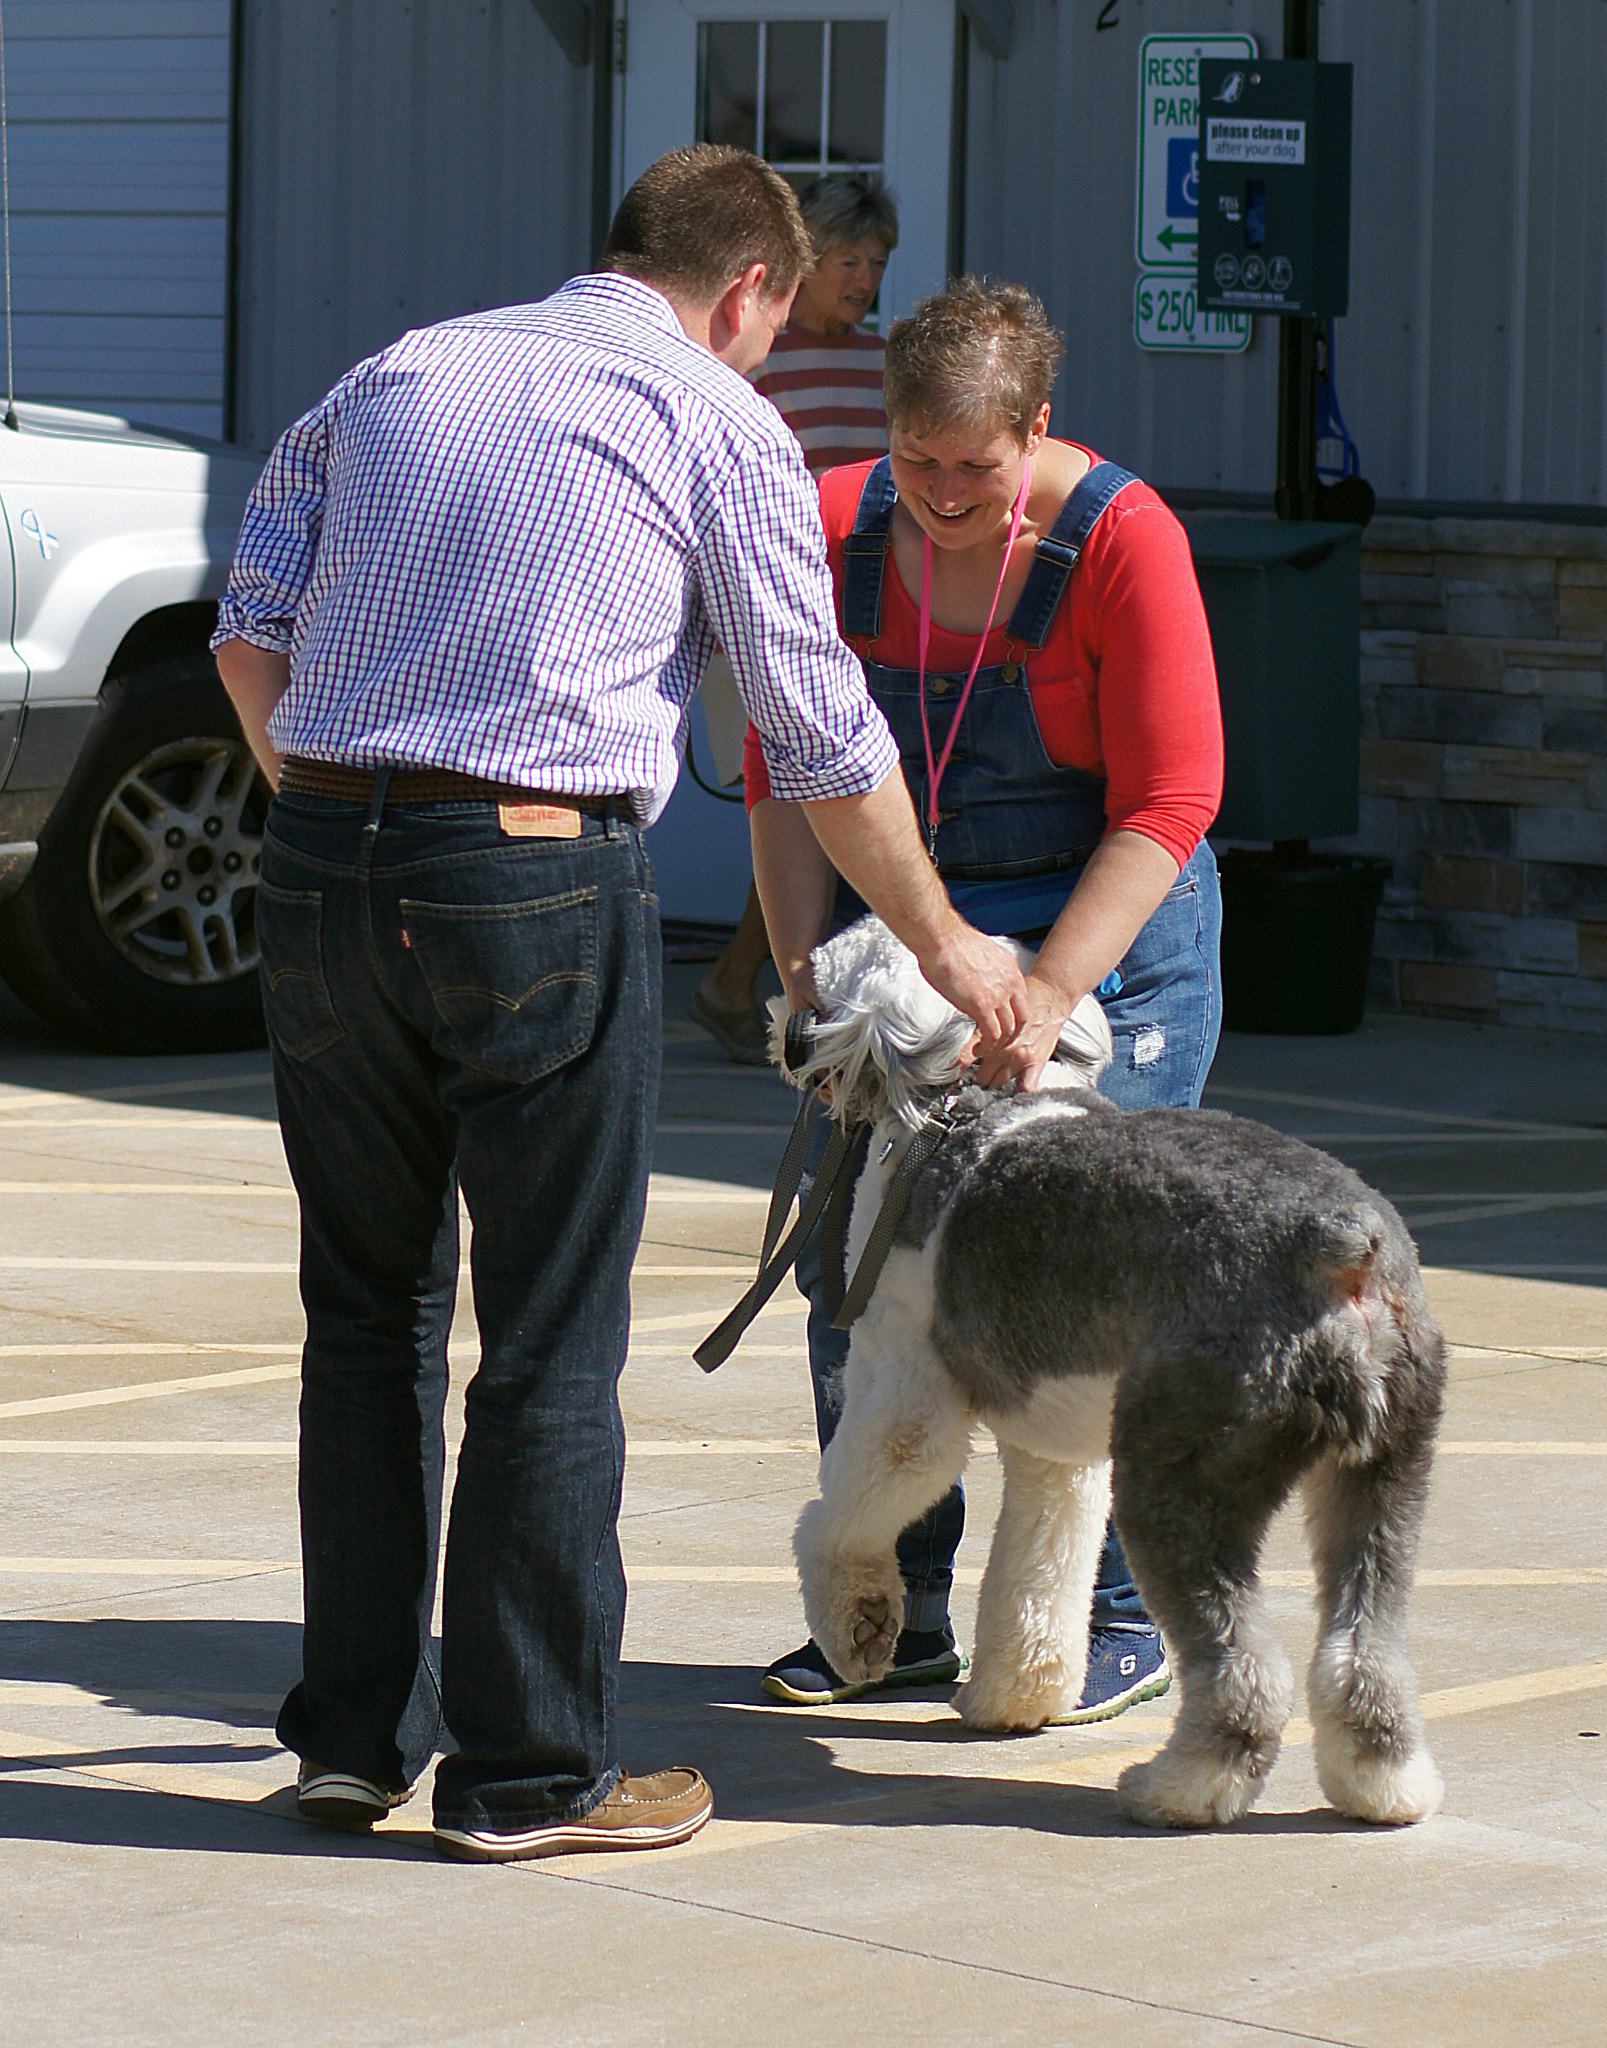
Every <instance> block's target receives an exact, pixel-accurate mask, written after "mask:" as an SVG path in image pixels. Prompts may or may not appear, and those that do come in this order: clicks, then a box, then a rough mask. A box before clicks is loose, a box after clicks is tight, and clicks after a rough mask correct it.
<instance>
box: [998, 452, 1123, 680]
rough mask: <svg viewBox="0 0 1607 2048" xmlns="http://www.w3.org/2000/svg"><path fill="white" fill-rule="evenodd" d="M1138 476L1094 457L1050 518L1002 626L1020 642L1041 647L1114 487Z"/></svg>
mask: <svg viewBox="0 0 1607 2048" xmlns="http://www.w3.org/2000/svg"><path fill="white" fill-rule="evenodd" d="M1137 481H1138V479H1137V478H1136V477H1135V476H1134V475H1133V473H1132V471H1131V470H1130V469H1123V468H1122V467H1121V466H1120V464H1118V463H1115V462H1096V463H1095V464H1094V466H1093V468H1092V469H1090V470H1089V471H1088V473H1087V475H1086V476H1085V477H1083V478H1082V480H1081V482H1079V483H1078V484H1077V485H1076V486H1075V488H1074V489H1073V491H1072V493H1071V496H1070V497H1069V498H1067V500H1066V502H1065V504H1064V505H1062V506H1061V508H1060V512H1059V514H1058V516H1057V517H1056V520H1055V523H1054V525H1053V526H1051V527H1050V529H1049V531H1048V532H1047V533H1046V534H1045V535H1044V536H1043V538H1042V539H1041V540H1040V541H1039V542H1038V547H1037V552H1036V553H1035V554H1034V556H1033V558H1032V567H1031V569H1030V570H1029V571H1028V573H1027V580H1026V583H1025V585H1024V586H1023V588H1022V592H1021V595H1020V597H1019V598H1018V599H1017V600H1016V608H1015V610H1014V611H1013V612H1012V613H1011V614H1010V623H1009V625H1007V626H1006V627H1005V629H1004V630H1005V632H1006V634H1007V635H1008V636H1009V638H1010V639H1012V640H1019V641H1020V642H1021V643H1022V645H1023V646H1026V647H1041V646H1042V645H1043V643H1044V642H1045V641H1046V640H1047V639H1048V638H1049V628H1050V627H1051V626H1052V625H1053V624H1054V620H1055V613H1056V612H1057V611H1058V610H1059V608H1060V600H1061V598H1062V597H1063V596H1064V595H1065V591H1066V583H1067V581H1068V579H1069V578H1070V575H1071V572H1072V570H1073V569H1075V568H1076V566H1077V560H1078V557H1079V556H1080V555H1081V554H1082V551H1083V549H1084V548H1085V547H1087V545H1088V536H1089V535H1090V534H1091V533H1092V532H1093V530H1094V528H1095V527H1096V526H1097V525H1098V524H1099V521H1100V519H1101V517H1102V516H1103V514H1104V510H1105V507H1106V506H1107V505H1108V504H1109V503H1110V501H1111V499H1112V498H1114V497H1115V495H1116V493H1117V492H1118V491H1122V490H1125V489H1126V488H1127V486H1128V485H1129V484H1131V483H1136V482H1137Z"/></svg>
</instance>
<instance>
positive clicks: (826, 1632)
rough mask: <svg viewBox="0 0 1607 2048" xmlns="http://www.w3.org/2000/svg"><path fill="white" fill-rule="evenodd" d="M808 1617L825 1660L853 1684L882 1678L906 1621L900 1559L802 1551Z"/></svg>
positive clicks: (861, 1683) (804, 1597)
mask: <svg viewBox="0 0 1607 2048" xmlns="http://www.w3.org/2000/svg"><path fill="white" fill-rule="evenodd" d="M799 1567H800V1571H799V1576H800V1580H801V1583H802V1587H803V1601H804V1619H805V1620H806V1621H807V1622H808V1624H809V1633H810V1634H811V1635H812V1636H813V1637H814V1639H815V1641H816V1642H817V1643H818V1644H819V1645H820V1647H821V1649H822V1650H824V1651H825V1653H826V1660H827V1662H828V1663H829V1664H830V1665H831V1667H832V1669H833V1670H834V1671H835V1672H836V1673H837V1675H838V1676H839V1677H840V1678H845V1679H846V1680H847V1681H848V1682H849V1684H850V1685H863V1684H865V1683H866V1682H867V1681H869V1680H871V1679H875V1678H880V1677H881V1675H882V1673H883V1672H884V1671H885V1670H886V1669H887V1667H888V1666H889V1665H890V1664H891V1663H892V1661H893V1651H894V1648H895V1647H896V1645H897V1643H898V1636H899V1630H900V1629H901V1628H902V1627H903V1625H904V1581H903V1579H902V1578H901V1577H900V1576H899V1570H898V1560H897V1558H896V1557H892V1556H888V1557H887V1558H885V1559H883V1558H863V1557H845V1556H843V1555H842V1554H841V1553H840V1552H839V1553H838V1554H836V1555H834V1556H832V1555H828V1556H825V1557H821V1556H819V1555H803V1554H801V1555H800V1558H799Z"/></svg>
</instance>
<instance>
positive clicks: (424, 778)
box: [279, 754, 619, 816]
mask: <svg viewBox="0 0 1607 2048" xmlns="http://www.w3.org/2000/svg"><path fill="white" fill-rule="evenodd" d="M279 787H280V788H281V789H284V790H289V791H290V792H291V794H292V795H295V796H332V797H338V798H340V799H341V800H342V801H343V802H345V803H354V804H366V803H368V802H369V801H370V800H371V799H372V797H373V794H374V770H373V769H372V768H349V767H347V766H345V765H344V764H343V763H341V762H338V761H309V760H308V759H307V758H306V757H305V756H304V755H301V754H287V755H286V757H285V759H284V761H283V762H282V763H281V765H280V769H279ZM385 801H386V802H387V803H388V804H461V803H492V804H553V805H557V806H559V807H561V808H564V809H567V810H572V811H588V812H591V813H592V814H594V815H596V816H603V815H606V813H607V811H608V808H609V806H610V805H611V804H614V803H617V802H618V801H619V799H618V798H617V797H612V796H574V795H564V794H561V793H555V792H553V791H551V790H545V789H526V788H524V787H523V785H522V784H520V783H516V782H487V781H486V780H485V778H484V777H483V776H479V775H460V774H459V773H458V771H457V770H456V769H455V768H393V769H392V770H391V779H390V782H389V783H388V784H387V786H386V790H385Z"/></svg>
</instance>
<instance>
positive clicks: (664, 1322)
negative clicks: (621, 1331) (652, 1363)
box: [631, 1274, 809, 1351]
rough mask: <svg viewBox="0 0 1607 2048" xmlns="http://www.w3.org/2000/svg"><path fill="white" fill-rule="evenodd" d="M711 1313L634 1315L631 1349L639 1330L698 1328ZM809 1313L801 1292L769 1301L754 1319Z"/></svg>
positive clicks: (688, 1310)
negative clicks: (786, 1298) (786, 1297)
mask: <svg viewBox="0 0 1607 2048" xmlns="http://www.w3.org/2000/svg"><path fill="white" fill-rule="evenodd" d="M725 1277H726V1278H728V1279H729V1278H733V1277H735V1276H733V1275H730V1274H727V1275H726V1276H725ZM709 1313H710V1312H709V1310H707V1309H704V1308H698V1309H686V1310H682V1311H678V1312H677V1313H676V1314H674V1315H664V1316H632V1318H631V1339H632V1342H631V1349H632V1350H633V1351H634V1350H635V1349H636V1344H635V1338H636V1334H637V1332H638V1331H641V1332H643V1333H644V1334H653V1333H656V1332H658V1331H661V1330H698V1329H701V1328H702V1327H703V1325H704V1324H705V1323H706V1322H707V1321H708V1319H709ZM808 1313H809V1304H808V1302H807V1301H805V1300H804V1298H803V1296H802V1295H801V1294H800V1295H796V1296H794V1298H793V1299H792V1300H791V1301H767V1302H766V1303H765V1305H764V1307H763V1308H761V1309H760V1310H759V1311H758V1314H757V1315H756V1316H755V1317H754V1320H755V1322H757V1321H759V1320H760V1319H761V1318H769V1319H772V1320H773V1319H774V1318H775V1317H777V1316H806V1315H808Z"/></svg>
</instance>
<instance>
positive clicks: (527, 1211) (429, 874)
mask: <svg viewBox="0 0 1607 2048" xmlns="http://www.w3.org/2000/svg"><path fill="white" fill-rule="evenodd" d="M582 827H583V829H582V832H581V835H580V836H579V837H578V838H576V839H570V840H543V839H525V838H510V837H507V836H505V835H504V834H503V832H502V830H501V827H500V825H499V822H498V815H497V809H496V806H495V805H493V804H489V803H469V802H465V803H448V804H427V805H426V804H421V805H406V806H401V805H392V806H390V807H388V808H385V809H383V810H380V809H379V807H378V805H377V804H376V806H375V807H374V808H373V809H372V810H371V811H369V812H368V814H367V815H366V816H365V809H364V807H363V806H362V805H360V804H352V803H345V802H339V801H336V800H333V799H330V798H325V797H313V796H301V795H295V796H287V795H283V794H281V795H280V796H278V797H277V798H276V799H275V801H274V803H273V806H272V808H271V810H270V813H269V818H268V827H267V833H266V837H265V841H264V847H263V863H262V883H261V888H260V892H259V896H258V919H259V926H260V937H261V947H262V966H263V984H264V989H265V1005H266V1011H267V1018H268V1028H269V1033H270V1036H271V1040H272V1045H273V1062H274V1078H275V1084H276V1087H277V1089H278V1099H279V1117H280V1124H281V1128H282V1131H283V1135H284V1144H285V1152H286V1156H287V1158H288V1160H289V1163H290V1170H291V1175H292V1178H293V1179H294V1181H295V1184H296V1190H297V1193H298V1195H299V1197H300V1202H301V1227H302V1246H301V1292H302V1301H303V1304H304V1306H305V1309H306V1316H307V1340H306V1348H305V1351H304V1354H303V1360H302V1394H301V1468H300V1500H301V1530H302V1561H303V1574H304V1582H305V1619H304V1631H303V1660H302V1678H301V1682H300V1683H299V1684H298V1685H297V1686H296V1687H295V1688H294V1690H293V1691H292V1692H291V1693H290V1695H289V1697H288V1698H287V1699H286V1701H285V1703H284V1707H283V1709H282V1710H281V1713H280V1716H279V1736H280V1739H281V1741H283V1742H284V1743H285V1744H286V1746H287V1747H289V1748H290V1749H292V1750H295V1751H296V1752H297V1753H298V1754H300V1755H301V1756H302V1757H304V1758H312V1759H315V1760H316V1761H317V1762H318V1763H319V1764H321V1765H324V1766H326V1767H329V1768H334V1769H341V1770H348V1771H353V1772H355V1773H357V1774H358V1775H360V1776H362V1777H365V1778H368V1779H370V1780H372V1781H373V1782H375V1783H377V1784H379V1785H381V1786H385V1787H387V1788H390V1789H393V1790H400V1789H401V1788H402V1787H404V1786H405V1785H408V1784H410V1783H411V1782H412V1781H413V1779H414V1778H416V1777H417V1775H418V1774H419V1772H420V1771H421V1770H422V1769H423V1768H424V1766H425V1764H426V1763H427V1762H428V1760H429V1758H430V1755H431V1754H432V1752H433V1751H434V1750H435V1749H436V1748H437V1747H445V1748H447V1750H448V1751H449V1753H448V1754H447V1755H445V1756H444V1757H443V1759H442V1762H441V1764H440V1766H439V1768H438V1770H437V1772H436V1782H435V1818H436V1820H437V1821H438V1822H441V1823H447V1824H452V1825H459V1826H466V1825H478V1824H484V1823H487V1822H489V1823H493V1824H495V1823H504V1824H509V1823H511V1824H517V1823H518V1822H520V1821H527V1820H528V1819H529V1818H530V1817H532V1816H542V1817H546V1816H553V1817H559V1818H573V1817H577V1816H579V1815H581V1814H583V1813H585V1812H587V1811H589V1810H590V1808H591V1807H593V1806H594V1805H596V1804H597V1803H598V1801H599V1800H601V1799H602V1798H603V1797H605V1796H606V1794H607V1792H608V1791H609V1789H610V1787H611V1786H612V1785H613V1783H614V1782H615V1780H616V1778H617V1777H618V1775H619V1755H618V1716H617V1709H616V1685H617V1674H618V1664H619V1647H620V1637H621V1633H622V1630H623V1626H624V1612H625V1580H624V1574H623V1570H622V1567H621V1564H620V1556H619V1545H618V1540H617V1536H616V1523H617V1520H618V1513H619V1499H620V1485H621V1480H622V1476H623V1471H624V1432H623V1429H622V1425H621V1422H620V1414H619V1405H618V1399H617V1392H616V1389H617V1383H618V1379H619V1375H620V1372H621V1370H622V1369H623V1366H624V1363H625V1350H626V1338H627V1329H628V1322H629V1279H630V1269H631V1264H632V1260H633V1258H634V1255H635V1251H636V1245H637V1241H638V1239H639V1237H640V1234H641V1225H642V1216H643V1211H644V1207H645V1203H646V1192H647V1174H648V1165H649V1159H650V1150H651V1144H652V1134H653V1121H654V1115H655V1106H656V1099H657V1091H658V1060H659V1043H660V1008H661V1001H660V954H659V934H658V911H657V904H656V902H655V900H654V898H653V895H652V883H651V877H650V871H649V868H648V865H647V860H646V856H645V854H644V853H643V850H642V844H641V837H640V834H639V833H638V832H637V830H636V829H635V827H634V826H632V825H630V824H629V823H628V822H624V821H622V820H616V819H615V818H613V817H612V816H610V817H608V818H606V819H605V818H603V817H599V816H590V815H585V814H583V816H582ZM460 1188H461V1190H462V1194H463V1197H464V1200H465V1203H466V1205H467V1207H468V1211H469V1216H470V1219H471V1222H472V1226H473V1244H472V1251H471V1258H470V1268H471V1274H472V1279H473V1290H474V1307H475V1316H476V1320H477V1322H478V1325H479V1335H480V1360H479V1365H478V1369H477V1370H476V1371H475V1373H474V1375H473V1377H472V1378H471V1379H470V1380H469V1382H468V1386H467V1389H466V1394H465V1402H464V1409H465V1416H464V1437H463V1448H462V1452H461V1455H460V1457H459V1460H458V1469H457V1479H456V1483H455V1486H454V1489H453V1495H452V1502H451V1516H450V1526H449V1531H448V1537H447V1546H446V1565H445V1585H444V1592H443V1608H442V1631H441V1656H440V1669H439V1679H438V1680H437V1674H436V1668H435V1665H434V1661H433V1656H432V1650H431V1642H430V1621H431V1615H432V1611H433V1607H434V1599H435V1579H436V1557H437V1550H438V1540H439V1529H440V1520H441V1507H442V1502H441V1492H442V1482H443V1471H444V1442H443V1420H442V1418H443V1410H444V1404H445V1399H446V1391H447V1333H448V1330H449V1328H450V1325H451V1321H452V1310H453V1306H454V1302H455V1299H456V1289H457V1269H458V1193H459V1189H460ZM443 1730H444V1741H443Z"/></svg>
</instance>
